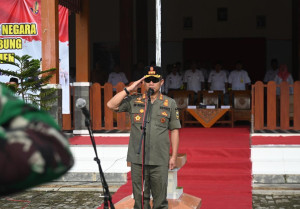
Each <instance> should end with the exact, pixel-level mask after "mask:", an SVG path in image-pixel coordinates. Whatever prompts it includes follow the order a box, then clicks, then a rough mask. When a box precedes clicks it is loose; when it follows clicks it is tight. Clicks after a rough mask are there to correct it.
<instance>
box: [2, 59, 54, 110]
mask: <svg viewBox="0 0 300 209" xmlns="http://www.w3.org/2000/svg"><path fill="white" fill-rule="evenodd" d="M14 57H15V62H8V61H5V60H1V62H2V63H4V64H9V65H12V66H14V67H13V68H12V69H10V70H4V69H1V68H0V72H1V73H2V75H7V76H10V77H15V78H18V79H19V84H18V85H15V84H7V85H8V87H9V88H10V89H11V90H12V91H14V92H15V94H16V95H19V96H20V97H22V99H23V100H24V101H25V102H26V103H31V104H33V105H35V106H37V107H41V108H42V109H44V110H49V109H50V107H51V105H52V104H53V103H54V102H55V101H56V100H57V97H56V96H54V95H55V93H56V89H55V88H48V87H47V84H48V83H49V80H50V79H51V77H52V73H51V72H53V71H55V70H56V68H51V69H49V70H43V71H41V70H40V69H41V67H40V64H41V63H40V61H39V60H38V59H31V58H32V57H31V56H29V55H23V56H21V57H20V56H18V55H15V56H14ZM13 69H15V70H13Z"/></svg>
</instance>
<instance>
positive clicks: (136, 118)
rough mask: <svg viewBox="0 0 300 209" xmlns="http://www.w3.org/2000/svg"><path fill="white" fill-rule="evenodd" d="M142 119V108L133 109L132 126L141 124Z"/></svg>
mask: <svg viewBox="0 0 300 209" xmlns="http://www.w3.org/2000/svg"><path fill="white" fill-rule="evenodd" d="M143 117H144V108H143V107H135V108H134V109H133V111H132V112H131V121H132V122H133V123H134V124H139V125H140V124H142V123H143Z"/></svg>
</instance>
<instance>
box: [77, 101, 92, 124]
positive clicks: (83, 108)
mask: <svg viewBox="0 0 300 209" xmlns="http://www.w3.org/2000/svg"><path fill="white" fill-rule="evenodd" d="M76 107H77V108H79V109H81V111H82V114H83V115H84V116H85V118H86V119H88V120H90V112H89V111H88V109H87V108H86V101H85V99H82V98H78V99H77V100H76Z"/></svg>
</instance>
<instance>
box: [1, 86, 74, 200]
mask: <svg viewBox="0 0 300 209" xmlns="http://www.w3.org/2000/svg"><path fill="white" fill-rule="evenodd" d="M73 163H74V160H73V156H72V154H71V152H70V149H69V144H68V140H67V138H66V137H65V135H64V134H63V133H62V132H61V130H60V129H59V127H58V125H57V124H56V123H55V121H54V119H52V117H51V116H50V115H48V114H47V113H46V112H43V111H41V110H38V109H36V108H34V107H32V106H30V105H28V104H25V103H24V102H23V101H21V100H19V99H17V98H15V97H14V96H13V95H12V94H11V92H10V91H8V90H7V88H5V87H4V86H1V85H0V170H1V172H0V195H7V194H10V193H14V192H18V191H21V190H23V189H27V188H29V187H33V186H36V185H38V184H41V183H45V182H49V181H51V180H53V179H56V178H58V177H60V176H62V175H63V174H64V173H66V172H67V171H68V170H69V169H70V168H71V167H72V165H73Z"/></svg>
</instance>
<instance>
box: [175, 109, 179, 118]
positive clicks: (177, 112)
mask: <svg viewBox="0 0 300 209" xmlns="http://www.w3.org/2000/svg"><path fill="white" fill-rule="evenodd" d="M175 113H176V119H177V120H178V119H179V111H178V110H176V112H175Z"/></svg>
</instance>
